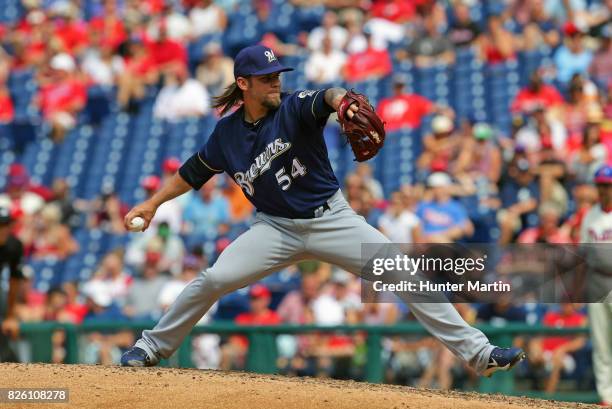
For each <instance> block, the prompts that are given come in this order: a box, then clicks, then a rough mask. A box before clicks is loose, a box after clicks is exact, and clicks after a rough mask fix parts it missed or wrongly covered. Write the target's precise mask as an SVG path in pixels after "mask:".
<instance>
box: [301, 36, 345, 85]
mask: <svg viewBox="0 0 612 409" xmlns="http://www.w3.org/2000/svg"><path fill="white" fill-rule="evenodd" d="M322 45H323V46H322V48H320V49H318V50H316V51H313V52H312V54H310V58H308V61H306V68H305V74H306V78H307V79H308V81H310V82H312V83H314V84H317V85H323V84H331V83H334V82H337V81H339V80H340V79H341V74H342V67H343V66H344V63H345V62H346V54H345V53H344V52H342V51H340V50H335V49H333V47H332V40H331V38H330V37H329V36H327V37H325V38H323V42H322Z"/></svg>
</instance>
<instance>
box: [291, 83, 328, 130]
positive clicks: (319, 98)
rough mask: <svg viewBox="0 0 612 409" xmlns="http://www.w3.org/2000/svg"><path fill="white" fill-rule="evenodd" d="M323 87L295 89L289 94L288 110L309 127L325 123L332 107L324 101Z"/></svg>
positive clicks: (317, 126) (320, 125) (316, 126)
mask: <svg viewBox="0 0 612 409" xmlns="http://www.w3.org/2000/svg"><path fill="white" fill-rule="evenodd" d="M325 91H326V90H325V89H320V90H305V91H296V92H294V93H293V94H291V95H290V96H289V103H290V110H291V113H292V114H293V115H295V117H297V118H298V119H299V121H300V122H302V123H304V124H306V125H307V126H309V127H311V128H319V127H322V126H324V125H325V123H326V122H327V118H328V117H329V115H330V114H331V113H333V112H335V111H334V109H333V108H332V107H331V106H329V105H328V104H327V102H325Z"/></svg>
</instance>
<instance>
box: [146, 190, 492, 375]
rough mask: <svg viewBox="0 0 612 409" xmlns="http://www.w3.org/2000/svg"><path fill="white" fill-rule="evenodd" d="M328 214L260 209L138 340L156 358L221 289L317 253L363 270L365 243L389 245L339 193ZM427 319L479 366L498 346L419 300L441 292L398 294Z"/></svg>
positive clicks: (442, 305) (449, 310)
mask: <svg viewBox="0 0 612 409" xmlns="http://www.w3.org/2000/svg"><path fill="white" fill-rule="evenodd" d="M328 205H329V207H330V209H329V210H327V211H326V212H325V213H324V214H323V216H322V217H319V218H314V219H286V218H282V217H275V216H270V215H267V214H262V213H258V214H257V216H256V218H255V222H254V223H253V225H252V226H251V228H250V229H249V230H248V231H246V232H245V233H243V234H242V235H241V236H240V237H238V238H237V239H236V240H235V241H233V242H232V243H231V244H230V245H229V246H228V247H227V248H226V249H225V250H224V251H223V253H222V254H221V255H220V256H219V259H218V260H217V262H216V263H215V264H214V265H213V266H212V267H210V268H207V269H206V270H204V271H203V272H202V273H201V274H200V275H199V276H198V277H197V278H196V279H194V280H193V281H191V283H189V285H187V287H186V288H185V289H184V290H183V292H182V293H181V294H180V295H179V297H178V298H177V299H176V301H175V302H174V304H173V305H172V306H171V307H170V309H169V310H168V311H167V312H166V314H165V315H164V316H163V317H162V318H161V319H160V321H159V322H158V324H157V325H156V326H155V328H153V329H152V330H145V331H143V333H142V338H141V339H140V340H138V341H137V342H136V346H138V347H140V348H142V349H144V350H145V351H147V353H148V354H149V356H150V357H151V359H153V360H155V359H156V358H157V359H159V358H167V357H169V356H170V355H172V354H173V353H174V351H176V349H177V348H178V347H179V346H180V345H181V343H182V342H183V340H184V338H185V337H186V336H187V335H188V334H189V332H190V331H191V329H192V328H193V326H194V325H195V324H196V323H197V322H198V321H199V320H200V318H201V317H202V316H203V315H204V314H205V313H206V311H207V310H208V309H209V308H210V307H211V306H212V305H213V304H214V302H215V301H217V299H218V298H220V297H221V296H222V295H224V294H226V293H229V292H231V291H234V290H236V289H238V288H241V287H244V286H247V285H249V284H251V283H253V282H256V281H258V280H260V279H262V278H263V277H265V276H266V275H268V274H270V273H272V272H274V271H277V270H279V269H281V268H283V267H285V266H288V265H290V264H294V263H296V262H297V261H300V260H304V259H318V260H321V261H324V262H327V263H330V264H334V265H337V266H339V267H341V268H343V269H345V270H347V271H350V272H352V273H354V274H358V275H359V274H361V272H362V270H363V269H364V265H365V263H364V261H363V260H362V257H361V245H362V243H390V241H389V239H387V238H386V237H385V236H384V235H383V234H382V233H380V232H379V231H378V230H376V229H375V228H374V227H372V226H370V225H369V224H367V222H366V221H365V219H364V218H363V217H361V216H359V215H357V214H356V213H355V212H354V211H353V210H352V209H351V208H350V206H349V205H348V203H347V202H346V200H345V199H344V197H343V196H342V193H341V192H340V191H338V192H337V193H336V194H334V195H333V196H332V197H331V198H330V199H329V200H328ZM397 295H398V296H400V297H401V298H402V300H403V301H404V302H405V303H406V304H407V305H408V307H409V308H410V310H411V311H412V312H413V313H414V315H415V316H416V318H417V319H418V320H419V321H420V322H421V324H422V325H423V326H424V327H425V328H426V329H427V330H428V331H429V332H430V333H431V334H432V335H434V336H435V337H436V338H438V339H439V340H440V341H441V342H442V343H443V344H444V345H445V346H446V347H448V349H450V350H451V351H452V352H453V353H454V354H455V355H457V356H458V357H460V358H461V359H462V360H463V361H465V362H467V363H468V364H470V366H472V367H473V368H474V369H475V370H476V371H478V372H482V371H483V370H484V369H486V366H487V362H488V360H489V356H490V354H491V351H492V350H493V348H494V346H492V345H491V344H490V343H489V340H488V339H487V337H486V336H485V335H484V334H483V333H482V332H481V331H479V330H477V329H475V328H473V327H471V326H470V325H468V324H467V323H466V322H465V321H464V320H463V319H462V318H461V316H460V315H459V313H458V312H457V311H456V310H455V308H454V307H453V306H452V305H451V304H449V303H447V302H427V303H423V302H415V299H417V298H419V297H421V299H423V298H422V297H430V296H432V297H435V296H436V295H428V294H425V295H424V294H419V295H418V296H417V297H413V294H409V293H397Z"/></svg>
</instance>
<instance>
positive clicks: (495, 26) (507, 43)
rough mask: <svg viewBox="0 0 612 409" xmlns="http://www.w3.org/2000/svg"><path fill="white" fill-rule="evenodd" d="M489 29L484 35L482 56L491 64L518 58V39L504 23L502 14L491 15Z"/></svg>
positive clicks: (488, 23)
mask: <svg viewBox="0 0 612 409" xmlns="http://www.w3.org/2000/svg"><path fill="white" fill-rule="evenodd" d="M487 27H488V31H487V32H486V33H485V35H484V36H483V37H482V42H481V47H480V56H481V59H482V60H484V61H486V62H487V63H489V64H500V63H503V62H506V61H509V60H514V59H516V51H517V40H516V38H515V37H514V35H513V34H512V33H511V32H510V31H509V30H507V29H506V28H505V27H504V25H503V20H502V18H501V17H500V16H495V15H493V16H490V17H489V20H488V21H487Z"/></svg>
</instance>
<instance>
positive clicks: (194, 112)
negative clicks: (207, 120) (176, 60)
mask: <svg viewBox="0 0 612 409" xmlns="http://www.w3.org/2000/svg"><path fill="white" fill-rule="evenodd" d="M209 112H210V96H209V95H208V91H206V88H205V87H204V86H203V85H202V84H201V83H200V82H199V81H198V80H196V79H193V78H189V72H188V71H187V67H185V66H184V65H177V66H176V67H175V68H173V69H171V70H170V71H168V72H167V74H166V80H165V85H164V87H163V88H162V89H161V91H160V92H159V94H158V95H157V99H156V100H155V107H154V108H153V115H154V116H155V117H156V118H159V119H166V120H168V121H178V120H180V119H183V118H188V117H200V116H204V115H207V114H208V113H209Z"/></svg>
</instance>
